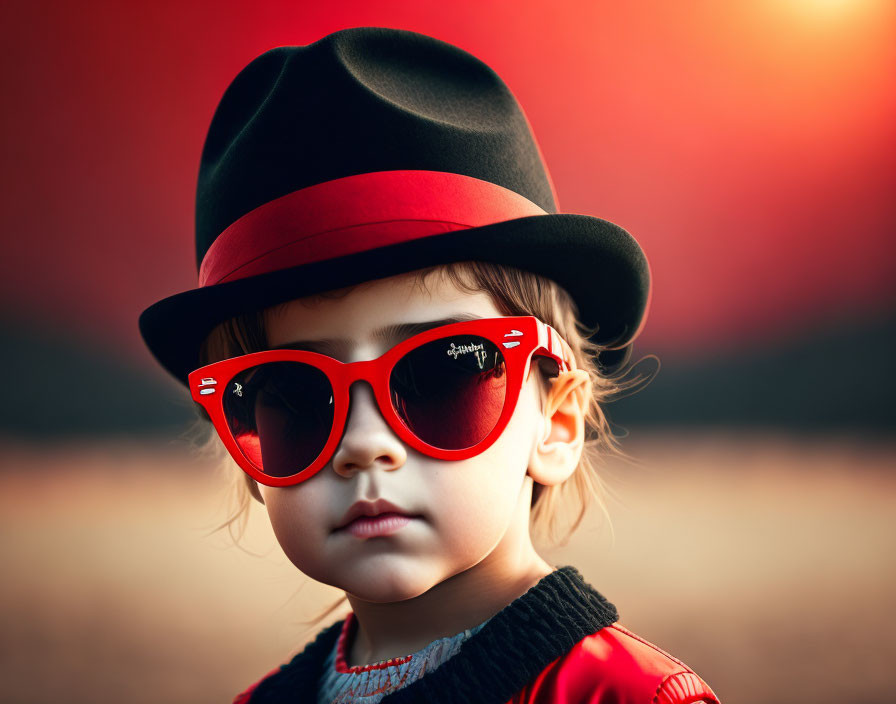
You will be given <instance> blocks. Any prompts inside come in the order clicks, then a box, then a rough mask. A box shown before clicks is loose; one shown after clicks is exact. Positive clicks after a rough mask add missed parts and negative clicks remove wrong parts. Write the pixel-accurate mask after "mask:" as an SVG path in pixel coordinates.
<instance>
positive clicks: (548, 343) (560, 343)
mask: <svg viewBox="0 0 896 704" xmlns="http://www.w3.org/2000/svg"><path fill="white" fill-rule="evenodd" d="M542 349H543V350H544V351H545V352H547V353H548V354H550V355H551V356H552V357H554V359H556V360H557V362H558V363H559V365H560V371H561V372H568V371H571V370H573V369H575V368H576V360H575V357H574V356H573V353H572V349H571V348H570V346H569V344H568V343H567V342H566V340H564V339H563V338H562V337H560V333H558V332H557V331H556V330H554V328H552V327H551V326H550V325H548V324H547V323H542V322H541V321H540V320H539V321H538V349H537V350H536V352H538V351H539V350H542Z"/></svg>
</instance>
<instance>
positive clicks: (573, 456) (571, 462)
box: [529, 369, 591, 486]
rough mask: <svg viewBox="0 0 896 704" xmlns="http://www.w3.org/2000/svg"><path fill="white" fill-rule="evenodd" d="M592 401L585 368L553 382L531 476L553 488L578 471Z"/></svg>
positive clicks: (531, 467)
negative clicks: (586, 417) (586, 415)
mask: <svg viewBox="0 0 896 704" xmlns="http://www.w3.org/2000/svg"><path fill="white" fill-rule="evenodd" d="M590 402H591V378H590V377H589V376H588V373H587V372H586V371H585V370H584V369H573V370H571V371H568V372H562V373H561V374H560V375H559V376H557V377H555V378H554V379H552V380H551V388H550V390H549V391H548V393H547V398H546V399H545V401H544V405H543V411H542V423H543V424H542V426H541V431H542V432H541V435H540V437H539V438H538V440H537V442H536V444H535V447H534V448H533V449H532V456H531V457H530V459H529V476H531V477H532V478H533V479H534V480H535V481H536V482H538V483H539V484H544V485H545V486H553V485H555V484H560V483H562V482H564V481H565V480H566V479H568V478H569V476H570V475H571V474H572V473H573V472H574V471H575V468H576V467H577V466H578V464H579V459H580V458H581V456H582V450H583V448H584V447H585V414H586V413H587V411H588V404H589V403H590Z"/></svg>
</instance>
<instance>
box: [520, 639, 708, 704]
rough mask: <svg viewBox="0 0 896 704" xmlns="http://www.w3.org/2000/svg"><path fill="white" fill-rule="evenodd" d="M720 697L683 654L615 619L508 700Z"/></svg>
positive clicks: (623, 701) (675, 703) (667, 702)
mask: <svg viewBox="0 0 896 704" xmlns="http://www.w3.org/2000/svg"><path fill="white" fill-rule="evenodd" d="M701 701H705V702H713V704H718V702H719V699H718V697H716V695H715V693H714V692H713V691H712V689H710V687H709V685H708V684H706V683H705V682H704V681H703V680H702V679H700V677H699V676H698V675H697V674H696V673H695V672H694V671H693V670H692V669H691V668H689V667H688V666H687V665H685V664H684V663H683V662H682V661H681V660H678V659H677V658H675V657H673V656H672V655H669V653H667V652H665V651H664V650H661V649H660V648H658V647H657V646H655V645H654V644H653V643H650V642H648V641H646V640H644V639H643V638H641V637H640V636H637V635H635V634H634V633H632V632H631V631H630V630H628V629H627V628H625V627H624V626H622V625H620V624H618V623H614V624H612V625H610V626H607V627H605V628H602V629H601V630H599V631H598V632H597V633H593V634H592V635H589V636H585V637H584V638H583V639H582V640H580V641H579V642H578V643H576V645H575V646H573V648H572V650H570V651H569V652H568V653H567V654H566V655H564V656H562V657H560V658H557V659H556V660H554V661H553V662H552V663H550V664H549V665H548V666H547V667H545V668H544V670H542V672H541V674H539V675H538V677H536V678H535V680H533V681H532V682H531V683H529V684H527V685H526V686H525V688H523V689H522V690H521V691H520V692H518V693H517V694H516V695H514V696H513V698H512V699H510V700H509V701H508V702H507V704H547V703H548V702H568V703H569V704H572V703H573V702H575V704H597V702H601V703H603V702H613V704H629V702H631V703H632V704H635V703H638V704H647V703H648V702H650V703H651V704H692V703H694V702H701Z"/></svg>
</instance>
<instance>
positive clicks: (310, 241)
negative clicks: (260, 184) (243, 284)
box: [199, 170, 549, 287]
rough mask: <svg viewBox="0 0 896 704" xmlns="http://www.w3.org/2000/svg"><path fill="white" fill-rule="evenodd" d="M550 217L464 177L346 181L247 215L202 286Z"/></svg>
mask: <svg viewBox="0 0 896 704" xmlns="http://www.w3.org/2000/svg"><path fill="white" fill-rule="evenodd" d="M547 214H549V213H548V212H547V211H545V210H544V209H543V208H541V207H540V206H538V205H536V204H535V203H533V202H532V201H530V200H529V199H528V198H525V197H524V196H521V195H520V194H519V193H516V192H514V191H511V190H510V189H507V188H504V187H503V186H499V185H497V184H494V183H491V182H489V181H483V180H482V179H478V178H473V177H472V176H464V175H462V174H455V173H447V172H442V171H417V170H414V171H411V170H405V171H377V172H371V173H364V174H356V175H353V176H346V177H344V178H338V179H334V180H332V181H325V182H323V183H318V184H315V185H313V186H309V187H307V188H302V189H301V190H298V191H294V192H292V193H289V194H287V195H285V196H281V197H280V198H276V199H274V200H272V201H270V202H268V203H265V204H264V205H261V206H259V207H257V208H255V209H254V210H252V211H250V212H248V213H246V214H245V215H244V216H242V217H241V218H240V219H239V220H237V221H236V222H234V223H233V224H232V225H231V226H230V227H228V228H227V229H226V230H224V231H223V232H222V233H221V234H220V235H218V237H217V238H216V239H215V241H214V242H213V243H212V245H211V246H210V247H209V249H208V251H207V252H206V254H205V257H204V258H203V259H202V265H201V266H200V268H199V286H200V287H203V286H213V285H215V284H220V283H224V282H227V281H236V280H238V279H243V278H247V277H250V276H256V275H258V274H264V273H267V272H270V271H275V270H279V269H287V268H290V267H293V266H299V265H301V264H310V263H312V262H318V261H323V260H327V259H333V258H335V257H340V256H344V255H347V254H354V253H356V252H363V251H366V250H370V249H376V248H379V247H384V246H387V245H390V244H396V243H399V242H407V241H409V240H416V239H421V238H424V237H430V236H432V235H438V234H442V233H445V232H451V231H454V230H463V229H467V228H473V227H482V226H484V225H491V224H492V223H497V222H503V221H505V220H512V219H515V218H522V217H527V216H530V215H547Z"/></svg>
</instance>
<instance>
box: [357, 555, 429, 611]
mask: <svg viewBox="0 0 896 704" xmlns="http://www.w3.org/2000/svg"><path fill="white" fill-rule="evenodd" d="M376 562H378V563H379V564H370V565H357V564H356V565H354V566H353V570H352V573H351V574H346V575H345V576H344V579H343V580H342V583H343V585H344V586H342V587H341V588H342V589H343V590H344V591H345V592H346V594H348V595H349V596H352V597H355V598H356V599H361V600H363V601H369V602H372V603H376V604H386V603H392V602H396V601H406V600H407V599H413V598H414V597H418V596H420V595H421V594H425V593H426V592H427V591H429V590H430V589H431V588H432V587H434V586H435V585H436V584H438V583H439V579H438V577H430V576H429V570H427V569H425V568H423V567H421V566H420V565H417V566H416V567H415V566H414V565H413V564H410V561H408V560H396V561H395V562H394V563H393V562H392V561H391V560H388V559H380V560H377V561H376Z"/></svg>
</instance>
